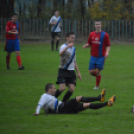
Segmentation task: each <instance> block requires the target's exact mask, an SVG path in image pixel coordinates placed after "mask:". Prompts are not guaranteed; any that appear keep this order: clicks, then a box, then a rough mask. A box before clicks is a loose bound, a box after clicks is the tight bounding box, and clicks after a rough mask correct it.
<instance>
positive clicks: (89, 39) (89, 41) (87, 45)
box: [83, 34, 91, 49]
mask: <svg viewBox="0 0 134 134" xmlns="http://www.w3.org/2000/svg"><path fill="white" fill-rule="evenodd" d="M90 44H91V34H90V35H89V38H88V41H87V44H85V45H83V49H86V48H87V47H90Z"/></svg>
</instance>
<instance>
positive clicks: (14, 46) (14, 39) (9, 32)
mask: <svg viewBox="0 0 134 134" xmlns="http://www.w3.org/2000/svg"><path fill="white" fill-rule="evenodd" d="M17 20H18V15H17V14H15V13H14V14H13V15H12V20H11V21H8V22H7V25H6V46H5V51H7V55H6V64H7V70H9V69H10V66H9V63H10V57H11V53H12V52H14V51H15V53H16V59H17V62H18V65H19V70H23V69H24V66H22V65H21V57H20V41H19V31H20V26H19V23H18V21H17Z"/></svg>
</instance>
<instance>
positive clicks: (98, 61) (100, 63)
mask: <svg viewBox="0 0 134 134" xmlns="http://www.w3.org/2000/svg"><path fill="white" fill-rule="evenodd" d="M104 63H105V57H101V58H99V57H93V56H91V57H90V62H89V70H92V69H95V68H98V69H99V70H103V67H104Z"/></svg>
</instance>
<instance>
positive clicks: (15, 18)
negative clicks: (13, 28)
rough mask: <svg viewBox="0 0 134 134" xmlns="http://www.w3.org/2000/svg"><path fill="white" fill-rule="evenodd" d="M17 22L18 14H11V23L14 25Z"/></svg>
mask: <svg viewBox="0 0 134 134" xmlns="http://www.w3.org/2000/svg"><path fill="white" fill-rule="evenodd" d="M17 20H18V14H17V13H13V15H12V22H13V23H15V22H16V21H17Z"/></svg>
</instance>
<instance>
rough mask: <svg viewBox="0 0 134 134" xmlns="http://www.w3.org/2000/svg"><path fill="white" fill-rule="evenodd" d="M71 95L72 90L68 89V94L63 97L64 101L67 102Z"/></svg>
mask: <svg viewBox="0 0 134 134" xmlns="http://www.w3.org/2000/svg"><path fill="white" fill-rule="evenodd" d="M71 95H72V92H70V91H67V92H66V94H65V95H64V97H63V100H62V102H66V101H67V100H68V99H69V98H70V96H71Z"/></svg>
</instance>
